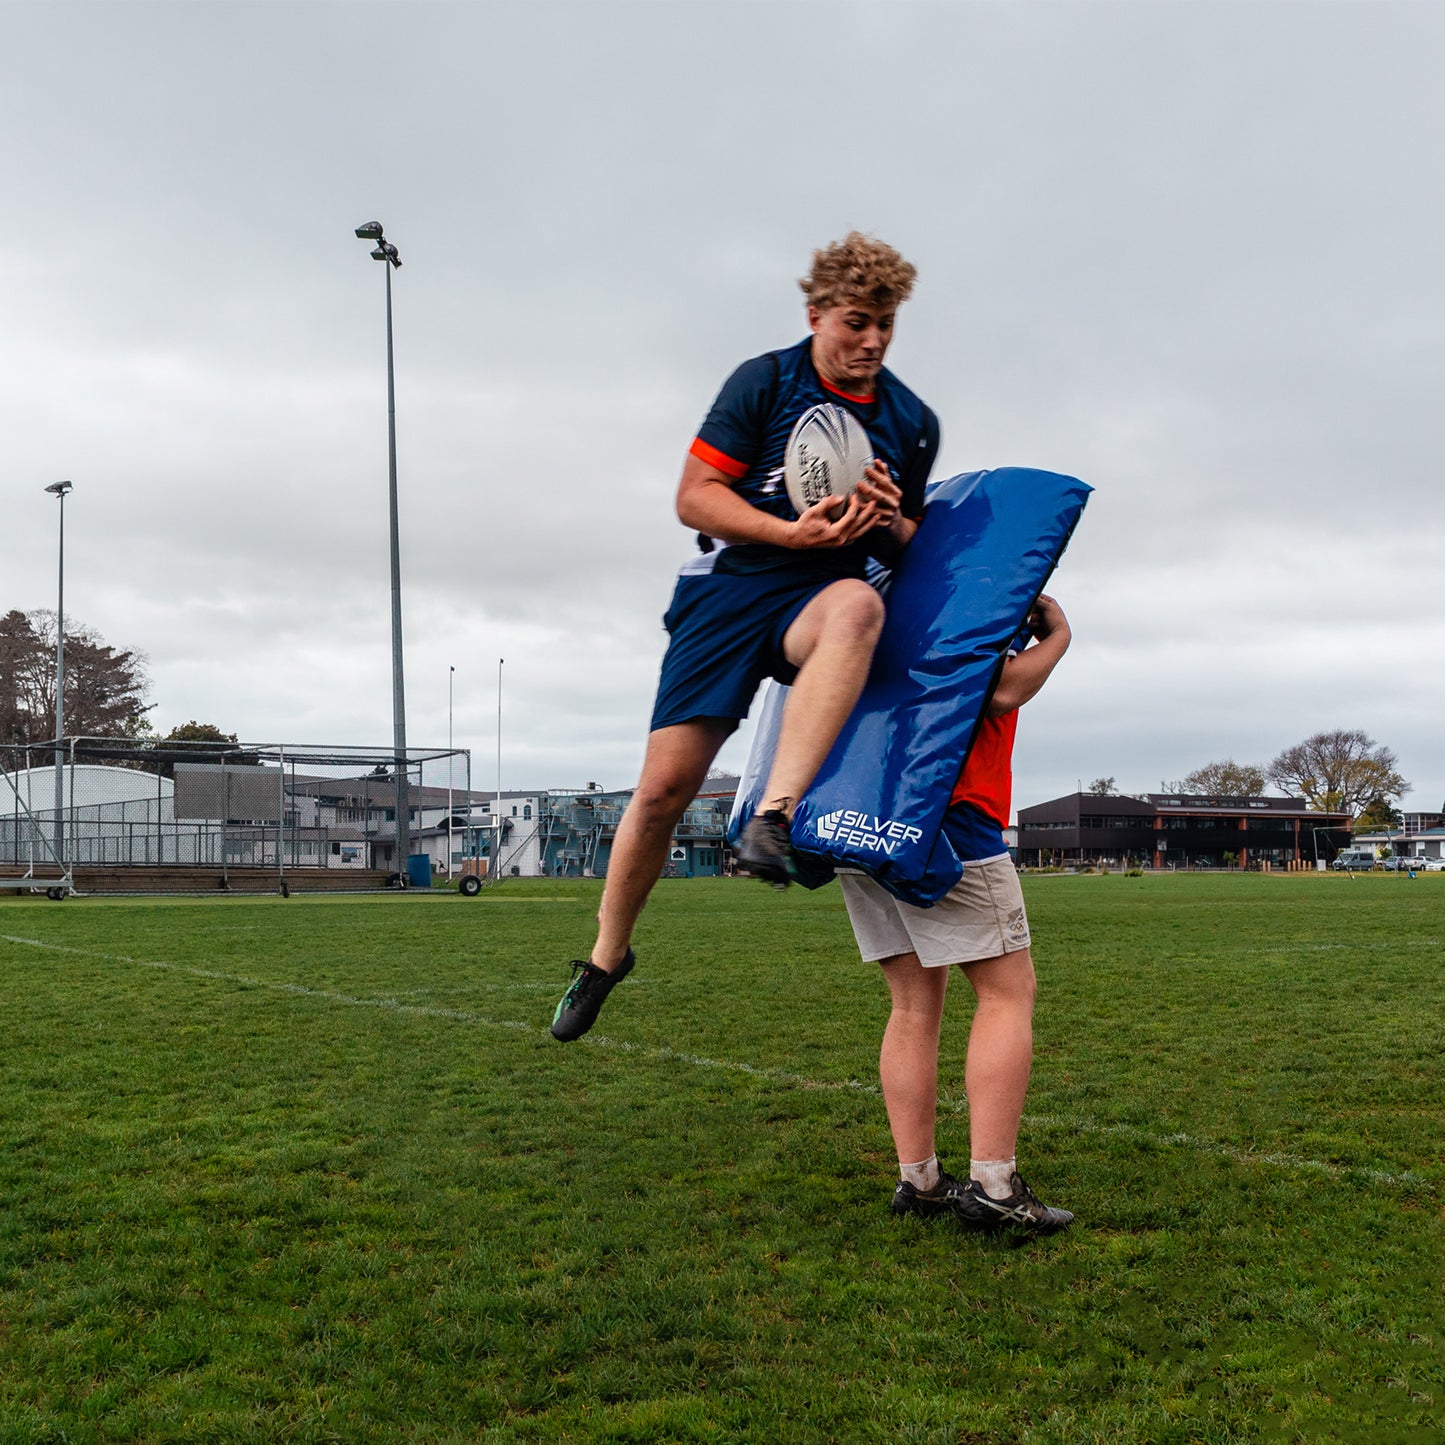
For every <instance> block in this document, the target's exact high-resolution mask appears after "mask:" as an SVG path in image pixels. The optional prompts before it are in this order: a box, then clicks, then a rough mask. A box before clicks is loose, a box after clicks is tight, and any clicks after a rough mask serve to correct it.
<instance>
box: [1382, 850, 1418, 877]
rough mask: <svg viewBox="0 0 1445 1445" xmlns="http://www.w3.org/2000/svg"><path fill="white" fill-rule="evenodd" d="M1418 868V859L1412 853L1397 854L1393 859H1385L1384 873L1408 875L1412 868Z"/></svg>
mask: <svg viewBox="0 0 1445 1445" xmlns="http://www.w3.org/2000/svg"><path fill="white" fill-rule="evenodd" d="M1419 866H1420V859H1418V858H1416V857H1415V856H1414V854H1412V853H1405V854H1400V853H1397V854H1395V856H1394V857H1393V858H1386V859H1385V872H1386V873H1408V872H1409V871H1410V870H1411V869H1412V868H1414V869H1418V868H1419Z"/></svg>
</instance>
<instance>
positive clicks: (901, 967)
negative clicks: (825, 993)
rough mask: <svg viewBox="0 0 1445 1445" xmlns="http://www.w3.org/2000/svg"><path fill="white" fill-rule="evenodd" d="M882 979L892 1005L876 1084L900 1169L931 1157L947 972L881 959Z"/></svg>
mask: <svg viewBox="0 0 1445 1445" xmlns="http://www.w3.org/2000/svg"><path fill="white" fill-rule="evenodd" d="M883 978H884V980H885V981H886V982H887V984H888V992H889V994H890V995H891V996H892V999H893V1010H892V1012H891V1013H890V1014H889V1015H888V1027H887V1028H886V1029H884V1031H883V1047H882V1048H881V1049H880V1050H879V1053H878V1079H879V1082H880V1083H881V1084H882V1085H883V1103H884V1106H885V1107H886V1108H887V1110H888V1127H889V1128H890V1129H891V1130H892V1132H893V1145H894V1148H896V1149H897V1150H898V1162H899V1164H917V1163H920V1162H922V1161H923V1160H925V1159H929V1158H931V1157H932V1156H933V1152H934V1140H933V1130H934V1123H935V1121H936V1118H937V1114H938V1031H939V1025H940V1024H941V1023H942V1021H943V1000H944V995H945V993H946V991H947V989H948V970H947V969H946V968H924V967H923V965H922V964H921V963H919V961H918V955H917V954H916V953H904V954H899V955H898V956H897V957H895V958H888V959H884V961H883Z"/></svg>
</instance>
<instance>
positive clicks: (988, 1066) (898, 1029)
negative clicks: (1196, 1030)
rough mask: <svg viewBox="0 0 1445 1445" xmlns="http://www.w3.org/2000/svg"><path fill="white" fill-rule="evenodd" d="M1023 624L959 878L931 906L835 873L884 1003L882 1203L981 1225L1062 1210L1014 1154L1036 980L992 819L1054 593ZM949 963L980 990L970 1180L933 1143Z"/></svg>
mask: <svg viewBox="0 0 1445 1445" xmlns="http://www.w3.org/2000/svg"><path fill="white" fill-rule="evenodd" d="M1029 624H1030V628H1031V630H1032V632H1033V634H1034V636H1035V637H1036V639H1037V641H1036V642H1035V643H1034V645H1033V646H1031V647H1028V648H1026V649H1024V650H1022V651H1020V652H1018V653H1017V654H1016V655H1013V656H1010V657H1009V658H1008V660H1007V661H1006V662H1005V663H1004V667H1003V671H1002V673H1001V675H1000V678H999V682H998V686H997V687H996V688H995V689H994V694H993V697H992V699H991V701H990V703H989V707H988V711H987V713H986V714H985V717H984V720H983V724H982V726H981V728H980V731H979V734H978V738H977V740H976V741H975V744H974V747H973V750H972V751H971V753H970V754H969V759H968V762H967V763H966V764H965V766H964V769H963V772H962V773H961V774H960V776H959V779H958V783H957V786H956V787H955V789H954V792H953V799H952V802H951V804H950V807H949V811H948V814H947V817H946V818H945V822H944V828H945V830H946V831H947V832H948V834H949V838H950V841H951V842H952V844H953V846H954V848H955V850H956V851H957V853H958V856H959V857H960V858H963V859H965V860H969V861H965V864H964V871H963V877H962V879H961V880H960V881H959V883H958V884H957V885H956V886H955V887H954V888H953V889H952V890H951V891H950V892H949V893H948V894H947V895H946V896H945V897H944V898H942V899H940V900H939V902H938V903H936V904H935V905H934V906H933V907H932V908H915V907H913V906H912V905H910V904H907V903H902V902H900V901H899V900H897V899H895V898H894V897H892V895H891V894H889V893H887V892H886V891H885V890H884V889H883V888H881V887H880V886H879V885H878V884H876V883H875V882H873V880H872V879H870V878H867V877H864V876H863V875H861V874H859V875H850V874H844V875H840V879H839V881H840V883H841V884H842V888H843V897H844V901H845V902H846V904H847V908H848V917H849V921H850V922H851V923H852V925H853V933H854V937H855V938H856V939H857V941H858V950H859V952H860V954H861V955H862V957H863V958H864V959H865V960H871V961H876V962H878V963H880V964H881V965H882V968H883V978H884V981H885V983H886V984H887V985H888V992H889V996H890V1000H891V1004H892V1008H891V1012H890V1014H889V1018H888V1024H887V1027H886V1028H885V1030H884V1033H883V1044H882V1047H881V1049H880V1050H879V1056H878V1073H879V1080H880V1082H881V1084H882V1086H883V1098H884V1104H885V1107H886V1108H887V1111H888V1124H889V1128H890V1130H891V1131H892V1134H893V1142H894V1146H895V1148H896V1150H897V1153H898V1167H899V1174H900V1176H901V1177H900V1178H899V1180H898V1182H897V1185H896V1186H895V1188H894V1192H893V1202H892V1206H891V1207H892V1209H893V1212H894V1213H895V1214H900V1215H917V1216H921V1217H925V1218H926V1217H930V1216H934V1215H938V1214H949V1215H952V1216H954V1217H956V1218H958V1219H959V1220H960V1221H961V1222H962V1223H963V1224H964V1225H965V1226H967V1227H968V1228H971V1229H978V1230H993V1229H998V1228H1001V1227H1008V1228H1014V1229H1019V1230H1023V1231H1027V1232H1032V1233H1050V1232H1052V1231H1054V1230H1058V1229H1063V1228H1066V1227H1067V1226H1068V1225H1069V1224H1070V1223H1072V1221H1073V1215H1072V1214H1071V1213H1070V1212H1069V1211H1068V1210H1066V1209H1053V1208H1050V1207H1049V1206H1048V1205H1045V1204H1043V1203H1041V1202H1040V1201H1039V1199H1038V1198H1037V1197H1036V1196H1035V1194H1034V1192H1033V1191H1032V1190H1031V1189H1030V1188H1029V1186H1028V1185H1027V1184H1026V1183H1025V1182H1024V1180H1023V1178H1022V1177H1021V1176H1020V1174H1019V1172H1018V1162H1017V1157H1016V1156H1017V1146H1018V1134H1019V1126H1020V1123H1021V1121H1022V1118H1023V1107H1024V1098H1025V1095H1026V1094H1027V1092H1028V1083H1029V1074H1030V1072H1031V1069H1032V1065H1033V1010H1034V994H1035V989H1036V983H1035V976H1034V965H1033V956H1032V954H1031V952H1030V943H1031V939H1030V935H1029V926H1028V917H1027V914H1026V913H1025V911H1024V899H1023V892H1022V890H1021V889H1020V887H1019V881H1018V874H1017V872H1016V870H1015V868H1014V865H1013V862H1012V860H1011V859H1010V857H1009V855H1008V850H1007V847H1006V845H1005V843H1004V837H1003V829H1004V827H1005V826H1006V824H1007V822H1008V816H1009V808H1010V802H1011V798H1010V794H1011V791H1012V756H1013V741H1014V732H1015V728H1016V725H1017V720H1018V709H1019V707H1020V706H1022V704H1023V703H1025V702H1027V701H1028V700H1029V699H1030V698H1032V697H1033V696H1034V695H1035V694H1036V693H1037V692H1038V691H1039V689H1040V688H1041V687H1042V686H1043V685H1044V683H1045V682H1046V681H1047V680H1048V677H1049V674H1050V673H1051V672H1052V671H1053V670H1054V668H1055V667H1056V666H1057V665H1058V662H1059V660H1060V658H1062V657H1063V655H1064V652H1065V650H1066V649H1067V648H1068V645H1069V640H1070V630H1069V624H1068V620H1067V618H1065V616H1064V612H1063V609H1062V608H1061V607H1060V606H1059V604H1058V603H1057V602H1055V601H1054V600H1053V598H1051V597H1040V598H1039V600H1038V603H1037V604H1036V606H1035V608H1034V610H1033V612H1032V614H1031V615H1030V618H1029ZM952 965H957V966H958V967H959V968H960V969H962V971H963V973H964V975H965V977H967V979H968V981H969V984H970V986H971V987H972V988H973V991H974V994H975V996H976V999H977V1006H976V1008H975V1011H974V1016H973V1024H972V1027H971V1029H970V1031H969V1040H968V1055H967V1060H966V1063H965V1067H964V1086H965V1088H966V1090H967V1094H968V1124H969V1143H970V1156H971V1157H970V1164H969V1177H968V1179H967V1180H959V1179H956V1178H954V1177H953V1176H952V1175H950V1174H948V1173H947V1172H945V1171H944V1169H943V1167H942V1166H941V1165H940V1163H939V1161H938V1155H937V1152H936V1150H935V1147H934V1142H935V1141H934V1127H935V1122H936V1118H937V1107H938V1047H939V1034H940V1031H941V1028H942V1023H943V1005H944V998H945V995H946V993H947V989H948V975H949V971H950V967H951V966H952Z"/></svg>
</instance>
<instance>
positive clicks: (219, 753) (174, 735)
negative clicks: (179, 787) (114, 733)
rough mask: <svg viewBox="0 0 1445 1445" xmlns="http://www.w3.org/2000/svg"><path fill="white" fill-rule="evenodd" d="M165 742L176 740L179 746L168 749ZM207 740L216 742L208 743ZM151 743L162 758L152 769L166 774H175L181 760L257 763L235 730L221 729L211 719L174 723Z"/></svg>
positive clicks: (169, 775) (241, 763)
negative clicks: (232, 731) (209, 721)
mask: <svg viewBox="0 0 1445 1445" xmlns="http://www.w3.org/2000/svg"><path fill="white" fill-rule="evenodd" d="M168 743H177V744H180V746H178V747H173V748H170V749H167V746H166V745H167V744H168ZM207 743H213V744H215V746H214V747H207V746H205V745H206V744H207ZM153 746H154V747H155V750H156V753H157V755H158V757H159V758H160V759H161V760H160V761H158V762H157V763H156V764H155V765H154V771H155V772H158V773H160V774H162V776H164V777H167V778H169V777H174V776H175V765H176V764H177V763H181V762H184V763H212V764H214V763H221V762H224V763H225V764H226V766H227V767H232V768H234V767H238V766H245V767H251V766H256V765H258V763H259V759H258V758H257V757H256V755H255V754H254V753H250V752H247V751H246V749H245V748H243V747H241V746H240V745H239V739H238V738H237V737H236V734H235V733H223V732H222V731H221V730H220V728H218V727H217V726H216V725H215V724H214V723H203V722H197V721H196V720H195V719H194V718H192V719H191V721H190V722H184V723H181V724H180V725H179V726H177V727H173V728H172V729H171V730H170V732H168V733H167V734H166V735H165V737H163V738H159V739H156V740H155V742H154V744H153Z"/></svg>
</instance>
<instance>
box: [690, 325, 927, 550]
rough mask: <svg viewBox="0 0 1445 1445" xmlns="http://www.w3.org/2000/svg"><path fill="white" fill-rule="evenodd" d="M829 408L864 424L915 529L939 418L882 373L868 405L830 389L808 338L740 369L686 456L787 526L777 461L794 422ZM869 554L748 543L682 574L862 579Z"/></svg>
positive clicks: (862, 543) (788, 508)
mask: <svg viewBox="0 0 1445 1445" xmlns="http://www.w3.org/2000/svg"><path fill="white" fill-rule="evenodd" d="M825 401H828V402H834V403H836V404H837V405H839V406H842V407H845V408H846V409H847V410H848V411H850V412H852V413H853V415H854V416H855V417H856V418H857V419H858V421H859V422H861V423H862V425H863V429H864V430H865V431H866V432H867V433H868V440H869V441H870V442H872V444H873V451H874V454H875V455H876V456H878V457H880V458H881V459H882V460H883V461H885V462H886V463H887V464H888V471H889V474H890V475H891V476H892V478H893V480H894V482H895V483H896V484H897V486H898V487H899V489H900V490H901V491H902V493H903V505H902V511H903V515H904V516H905V517H909V518H911V519H913V520H914V521H917V520H918V519H919V518H920V517H921V516H922V515H923V489H924V487H925V485H926V484H927V482H928V474H929V472H930V471H931V470H932V468H933V463H934V461H935V459H936V458H937V456H938V440H939V433H938V418H937V417H936V416H935V415H934V414H933V412H932V410H931V409H930V408H929V407H928V406H926V405H925V404H924V403H923V402H922V401H921V400H919V398H918V397H917V396H915V395H914V394H913V393H912V392H911V391H910V390H909V389H908V388H907V387H906V386H904V384H903V383H902V382H901V381H899V380H898V378H897V377H896V376H894V375H893V373H892V372H891V371H889V370H888V369H887V368H886V367H885V368H884V369H883V370H882V371H881V372H879V374H878V380H877V382H876V387H875V391H874V394H873V395H872V396H853V395H851V394H849V393H848V392H844V391H839V390H838V389H837V388H836V387H832V386H829V385H828V383H827V382H826V381H824V380H823V378H822V377H821V376H819V375H818V373H817V370H816V369H815V368H814V366H813V347H812V338H811V337H808V338H806V339H805V340H803V341H800V342H799V343H798V344H797V345H796V346H790V347H788V348H787V349H786V350H785V351H770V352H767V353H766V354H764V355H762V356H755V357H753V359H752V360H751V361H745V362H743V364H742V365H741V366H740V367H738V369H737V370H736V371H735V372H733V374H732V375H731V376H730V377H728V379H727V381H725V382H724V383H723V388H722V390H721V391H720V392H719V393H718V396H717V400H716V401H714V402H713V404H712V410H711V411H709V412H708V414H707V418H706V420H704V422H703V424H702V426H701V428H700V429H699V430H698V434H697V438H696V440H695V441H694V442H693V444H692V447H691V451H692V454H693V456H695V457H697V458H698V459H699V460H701V461H704V462H706V463H707V464H708V465H709V466H711V467H716V468H717V470H718V471H720V472H721V473H722V474H723V475H724V476H725V477H729V478H731V479H732V481H733V483H734V490H735V491H736V492H737V494H738V495H739V496H740V497H742V498H744V499H745V500H746V501H748V502H750V503H751V504H752V505H753V506H755V507H760V508H762V510H763V511H765V512H771V513H772V514H773V515H774V516H777V517H783V518H785V519H786V520H788V521H792V520H793V519H794V518H795V517H796V516H797V512H796V511H795V510H794V508H793V504H792V503H791V502H790V501H789V500H788V493H787V489H786V488H785V487H784V485H783V453H784V452H785V451H786V450H787V445H788V438H789V437H790V436H791V435H792V434H793V427H794V426H795V425H796V423H797V420H798V418H799V417H800V416H802V414H803V413H804V412H805V411H807V410H808V408H809V407H813V406H817V405H818V404H819V403H821V402H825ZM869 545H870V544H869V541H868V539H867V538H866V537H864V538H862V539H860V540H859V541H857V542H855V543H854V544H853V545H852V546H849V547H841V548H838V549H837V550H831V549H829V550H819V551H802V552H799V551H793V550H792V549H791V548H787V547H768V546H763V545H760V544H754V543H748V544H745V545H734V546H730V547H726V548H724V549H722V550H721V551H719V552H716V553H714V554H713V555H712V556H711V557H709V558H708V559H707V564H711V565H710V566H709V565H707V564H703V565H700V566H696V567H694V566H691V565H690V566H689V567H688V569H687V570H688V571H693V570H697V571H703V570H713V571H719V572H734V571H736V572H743V571H747V572H754V571H765V570H771V569H772V568H775V567H787V566H801V567H808V568H810V569H816V570H819V571H824V572H829V573H835V574H837V575H838V576H856V577H861V576H862V575H863V572H864V565H865V563H866V560H867V557H868V549H869ZM702 560H703V559H699V562H700V563H701V562H702Z"/></svg>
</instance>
